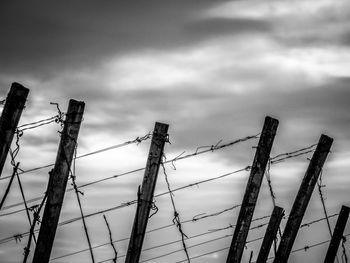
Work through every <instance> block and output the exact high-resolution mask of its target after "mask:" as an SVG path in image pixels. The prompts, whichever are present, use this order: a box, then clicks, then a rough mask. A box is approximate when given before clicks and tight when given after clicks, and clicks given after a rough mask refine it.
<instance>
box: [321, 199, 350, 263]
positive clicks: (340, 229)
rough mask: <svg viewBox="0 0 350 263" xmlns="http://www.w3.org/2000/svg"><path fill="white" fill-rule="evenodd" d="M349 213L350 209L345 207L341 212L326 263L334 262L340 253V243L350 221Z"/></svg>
mask: <svg viewBox="0 0 350 263" xmlns="http://www.w3.org/2000/svg"><path fill="white" fill-rule="evenodd" d="M349 213H350V208H349V207H347V206H344V205H343V206H342V208H341V210H340V213H339V216H338V220H337V223H336V225H335V228H334V232H333V236H332V239H331V243H330V244H329V247H328V250H327V254H326V258H325V260H324V263H333V262H334V259H335V257H336V256H337V251H338V247H339V244H340V241H341V239H342V237H343V233H344V230H345V226H346V222H347V221H348V218H349Z"/></svg>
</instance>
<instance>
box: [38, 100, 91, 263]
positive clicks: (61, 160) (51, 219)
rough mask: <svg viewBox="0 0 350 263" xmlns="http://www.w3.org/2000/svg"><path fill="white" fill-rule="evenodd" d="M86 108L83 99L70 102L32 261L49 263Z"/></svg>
mask: <svg viewBox="0 0 350 263" xmlns="http://www.w3.org/2000/svg"><path fill="white" fill-rule="evenodd" d="M84 107H85V104H84V102H79V101H75V100H70V101H69V106H68V111H67V114H66V119H65V121H64V127H63V131H62V135H61V141H60V145H59V149H58V153H57V158H56V162H55V166H54V168H53V170H52V175H51V178H52V180H51V182H50V183H49V185H50V189H49V190H48V196H47V201H46V205H45V210H44V215H43V219H42V223H41V227H40V231H39V237H38V242H37V245H36V248H35V252H34V258H33V263H47V262H49V260H50V254H51V250H52V245H53V242H54V239H55V234H56V229H57V224H58V220H59V217H60V213H61V208H62V203H63V199H64V194H65V191H66V186H67V181H68V176H69V171H70V166H71V163H72V159H73V154H74V150H75V146H76V142H77V139H78V134H79V129H80V124H81V121H82V117H83V113H84Z"/></svg>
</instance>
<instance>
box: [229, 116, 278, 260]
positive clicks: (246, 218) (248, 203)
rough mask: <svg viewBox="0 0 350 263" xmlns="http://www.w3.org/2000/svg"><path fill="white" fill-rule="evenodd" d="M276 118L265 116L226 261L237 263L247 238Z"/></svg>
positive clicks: (275, 128) (268, 156) (276, 122)
mask: <svg viewBox="0 0 350 263" xmlns="http://www.w3.org/2000/svg"><path fill="white" fill-rule="evenodd" d="M277 127H278V120H276V119H273V118H271V117H266V118H265V123H264V127H263V130H262V132H261V136H260V140H259V144H258V147H257V149H256V153H255V158H254V161H253V165H252V168H251V171H250V176H249V180H248V184H247V187H246V190H245V194H244V197H243V202H242V206H241V210H240V212H239V216H238V219H237V223H236V228H235V231H234V234H233V238H232V242H231V246H230V250H229V253H228V256H227V260H226V263H239V262H241V258H242V255H243V250H244V247H245V243H246V240H247V236H248V232H249V228H250V224H251V221H252V218H253V214H254V209H255V205H256V201H257V199H258V196H259V191H260V186H261V182H262V179H263V177H264V173H265V169H266V166H267V162H268V160H269V158H270V152H271V148H272V144H273V141H274V138H275V135H276V131H277Z"/></svg>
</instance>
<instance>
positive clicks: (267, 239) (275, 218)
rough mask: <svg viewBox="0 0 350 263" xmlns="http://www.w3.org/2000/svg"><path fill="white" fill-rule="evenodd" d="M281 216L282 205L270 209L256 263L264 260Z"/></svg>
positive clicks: (262, 262)
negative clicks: (270, 212)
mask: <svg viewBox="0 0 350 263" xmlns="http://www.w3.org/2000/svg"><path fill="white" fill-rule="evenodd" d="M283 216H284V209H283V208H282V207H279V206H275V207H274V209H273V211H272V215H271V217H270V221H269V224H268V225H267V228H266V232H265V236H264V240H263V242H262V244H261V248H260V251H259V255H258V258H257V260H256V263H265V262H266V260H267V258H268V256H269V253H270V249H271V246H272V243H273V241H274V240H275V238H276V235H277V231H278V228H279V225H280V223H281V220H282V218H283Z"/></svg>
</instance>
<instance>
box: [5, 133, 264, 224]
mask: <svg viewBox="0 0 350 263" xmlns="http://www.w3.org/2000/svg"><path fill="white" fill-rule="evenodd" d="M257 136H258V135H252V136H246V137H244V138H241V139H237V140H234V141H231V142H228V143H226V144H222V145H216V146H215V147H214V146H213V147H211V148H210V149H207V150H202V151H198V148H197V150H196V151H195V152H193V153H190V154H187V155H184V156H177V157H175V158H172V159H170V160H167V161H165V162H164V164H166V163H171V165H172V166H173V167H175V164H174V163H175V162H176V161H180V160H184V159H187V158H191V157H194V156H197V155H200V154H204V153H208V152H214V151H216V150H219V149H223V148H225V147H229V146H233V145H235V144H237V143H240V142H245V141H247V140H251V139H254V138H258V137H257ZM137 138H139V140H140V138H147V135H145V136H143V137H137ZM137 138H136V139H135V140H134V141H135V142H138V140H137ZM141 141H142V140H141ZM123 144H124V143H123ZM121 145H122V144H121ZM108 148H111V147H108ZM96 152H97V151H96ZM183 153H184V152H183ZM90 155H91V154H90ZM83 156H87V154H85V155H83ZM77 158H79V156H78V157H77ZM80 158H81V157H80ZM53 165H54V164H52V165H46V166H42V167H45V168H47V167H51V166H53ZM34 169H36V168H34ZM38 169H41V168H38ZM143 170H145V167H142V168H137V169H134V170H131V171H128V172H124V173H121V174H116V175H112V176H108V177H105V178H102V179H98V180H94V181H91V182H89V183H86V184H82V185H80V186H79V187H78V188H79V189H80V188H83V187H87V186H91V185H94V184H98V183H101V182H104V181H107V180H111V179H115V178H119V177H123V176H125V175H128V174H132V173H136V172H139V171H143ZM27 171H28V170H26V171H24V172H27ZM31 171H33V169H32V170H31ZM24 172H22V173H24ZM7 178H8V177H7ZM0 180H1V178H0ZM72 190H74V189H73V188H70V189H67V190H66V191H67V192H68V191H72ZM41 199H42V196H41V197H36V198H33V199H30V200H29V201H28V202H29V203H31V202H35V201H38V200H41ZM20 204H21V203H16V204H12V205H8V206H6V207H4V208H3V210H7V209H10V208H13V207H16V206H18V205H20ZM21 211H23V209H21V210H18V212H21ZM11 214H13V213H11ZM1 216H2V214H0V217H1Z"/></svg>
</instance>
